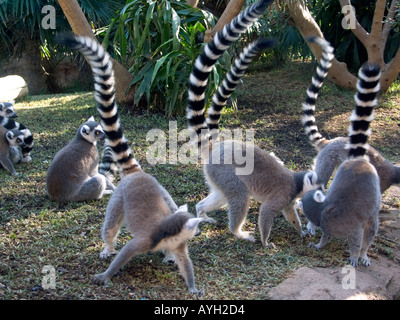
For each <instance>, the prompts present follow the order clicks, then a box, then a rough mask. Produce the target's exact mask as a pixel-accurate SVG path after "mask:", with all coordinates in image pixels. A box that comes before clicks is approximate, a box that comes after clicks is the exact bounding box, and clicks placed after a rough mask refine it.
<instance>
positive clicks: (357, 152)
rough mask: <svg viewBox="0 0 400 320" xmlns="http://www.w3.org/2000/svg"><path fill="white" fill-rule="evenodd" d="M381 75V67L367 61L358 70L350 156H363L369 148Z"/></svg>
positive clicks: (351, 127)
mask: <svg viewBox="0 0 400 320" xmlns="http://www.w3.org/2000/svg"><path fill="white" fill-rule="evenodd" d="M380 76H381V70H380V67H379V66H377V65H372V64H369V63H365V64H364V65H363V66H362V67H361V68H360V70H359V71H358V81H357V93H356V94H355V95H354V101H355V103H356V106H355V109H354V110H353V113H352V115H351V117H350V121H351V125H350V127H349V137H350V141H349V158H362V157H364V156H365V154H366V152H367V150H368V148H369V145H368V138H369V136H370V135H371V129H370V128H369V126H370V123H371V121H372V120H373V119H374V112H373V111H374V107H375V106H376V104H377V95H378V92H379V90H380V83H379V80H380Z"/></svg>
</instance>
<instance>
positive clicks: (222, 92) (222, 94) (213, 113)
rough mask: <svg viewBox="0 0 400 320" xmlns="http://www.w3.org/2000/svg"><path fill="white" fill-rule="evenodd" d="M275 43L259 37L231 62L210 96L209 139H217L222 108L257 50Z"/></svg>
mask: <svg viewBox="0 0 400 320" xmlns="http://www.w3.org/2000/svg"><path fill="white" fill-rule="evenodd" d="M276 43H277V40H275V39H259V40H256V41H254V42H253V43H251V44H250V45H249V46H248V47H246V48H245V49H244V50H243V52H241V53H240V55H239V57H238V58H237V59H236V60H235V61H234V62H233V64H232V67H231V69H230V70H229V72H228V74H227V75H226V77H225V79H224V80H223V81H222V83H221V85H220V86H219V87H218V88H217V91H216V92H215V94H214V95H213V97H212V100H211V106H210V108H209V109H208V111H207V119H206V122H207V127H208V128H209V130H210V139H214V140H215V139H217V138H218V133H219V119H220V117H221V112H222V109H223V108H224V107H225V106H226V103H227V101H228V99H229V97H230V96H231V95H232V93H233V92H234V91H235V89H236V86H237V85H238V84H239V82H240V80H241V78H242V77H243V76H244V74H245V72H246V70H247V68H248V67H249V65H250V63H251V61H252V60H253V58H254V57H255V56H257V54H259V52H261V51H263V50H265V49H267V48H272V47H273V46H275V44H276Z"/></svg>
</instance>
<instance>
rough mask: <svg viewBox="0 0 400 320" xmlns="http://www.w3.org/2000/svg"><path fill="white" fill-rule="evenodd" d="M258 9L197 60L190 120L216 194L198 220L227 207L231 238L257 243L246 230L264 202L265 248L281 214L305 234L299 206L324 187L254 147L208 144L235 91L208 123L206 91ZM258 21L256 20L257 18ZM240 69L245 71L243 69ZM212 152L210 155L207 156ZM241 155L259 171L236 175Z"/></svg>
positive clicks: (220, 35) (199, 211) (201, 208)
mask: <svg viewBox="0 0 400 320" xmlns="http://www.w3.org/2000/svg"><path fill="white" fill-rule="evenodd" d="M267 4H268V3H267V2H264V3H263V5H264V6H265V5H267ZM256 5H257V4H256ZM256 5H255V6H254V7H250V8H249V9H248V10H247V11H245V12H244V13H242V14H241V15H239V16H238V17H237V18H235V19H234V20H232V22H231V23H230V24H229V25H227V26H226V27H225V28H224V30H223V31H222V32H221V33H218V34H217V35H216V36H215V38H214V39H213V40H212V42H210V43H209V44H208V45H207V46H206V47H205V50H204V52H203V53H202V54H201V55H200V56H199V57H198V58H197V60H196V62H195V64H194V68H193V71H192V74H191V76H190V84H189V103H188V107H187V118H188V127H189V130H190V131H191V140H192V141H193V142H194V143H196V144H197V145H198V147H199V149H200V150H199V152H200V154H201V157H202V159H203V160H204V161H205V162H206V164H205V165H204V175H205V178H206V180H207V183H208V185H209V187H210V192H211V194H210V195H209V196H208V197H207V198H206V199H204V200H202V201H200V202H199V203H198V204H197V206H196V211H197V216H198V217H201V216H203V217H207V215H206V213H207V212H209V211H213V210H217V209H219V208H221V207H223V206H225V205H228V207H229V209H228V210H229V229H230V230H231V232H232V233H233V234H234V235H235V236H236V237H238V238H243V239H246V240H250V241H254V240H255V239H254V237H253V236H251V235H250V234H249V233H248V232H244V231H242V230H241V228H242V225H243V223H244V221H245V219H246V215H247V212H248V208H249V204H250V197H251V196H253V197H254V198H255V199H256V200H258V201H260V202H262V205H261V208H260V215H259V219H258V223H259V229H260V232H261V242H262V244H263V245H264V246H267V245H268V243H267V240H268V237H269V234H270V231H271V226H272V223H273V220H274V217H275V215H276V214H277V213H279V212H281V211H282V212H283V214H284V215H285V217H286V219H287V220H288V221H290V222H291V223H293V225H294V226H295V228H296V229H297V230H298V232H299V233H300V234H302V230H301V223H300V219H299V217H298V215H297V211H296V209H295V207H294V200H295V199H296V198H297V197H301V196H302V194H304V193H305V192H307V191H309V190H312V189H316V188H318V187H319V185H318V184H316V183H317V176H316V174H315V173H314V172H310V171H307V172H306V171H305V172H299V173H294V172H291V171H290V170H289V169H287V168H285V167H284V166H282V164H281V163H280V162H279V161H278V160H277V159H276V157H275V156H273V155H270V154H268V153H267V152H265V151H263V150H261V149H259V148H257V147H254V146H252V145H249V144H247V145H245V144H242V143H241V142H235V141H224V142H221V143H216V144H214V141H211V142H210V141H209V138H210V132H209V128H211V129H212V130H213V138H214V139H215V138H216V133H217V132H218V122H219V114H220V109H221V106H222V105H224V100H225V99H227V98H228V97H229V93H228V94H221V93H223V91H224V87H234V84H229V85H226V84H222V88H221V89H218V90H217V93H216V97H214V100H213V101H214V106H213V108H212V110H211V112H210V113H209V116H208V120H206V118H205V115H204V105H205V101H204V97H205V90H206V85H207V79H208V75H209V73H210V72H211V69H212V66H213V64H214V63H215V61H216V60H217V59H218V57H219V56H221V54H222V53H223V51H224V50H226V49H227V48H228V46H229V45H230V44H231V43H232V42H233V41H235V40H236V39H237V38H238V37H239V34H236V35H230V30H232V29H233V30H244V29H245V28H246V27H247V25H246V22H247V21H249V20H248V19H245V18H244V17H245V16H246V12H252V10H254V11H256V12H257V14H258V16H260V15H261V13H262V12H261V11H259V10H258V11H257V9H256V8H257V7H256ZM253 15H255V14H254V13H253ZM273 43H274V42H270V43H269V45H272V44H273ZM256 44H257V43H256ZM252 50H257V47H256V46H254V44H253V45H250V46H249V47H248V48H247V49H245V51H244V55H243V56H242V57H244V56H246V55H247V53H250V52H251V51H252ZM252 57H253V55H250V56H248V57H247V58H246V59H245V61H247V62H246V63H248V59H251V58H252ZM241 63H242V62H241V59H240V57H239V60H237V62H236V63H235V65H234V68H236V64H239V65H240V64H241ZM239 69H241V68H240V67H239ZM226 81H227V82H230V78H229V77H227V79H226ZM219 95H221V96H222V98H220V97H219ZM218 101H221V102H218ZM211 145H212V146H211ZM210 149H211V153H210V154H209V156H208V152H209V150H210ZM238 154H240V156H242V155H245V154H248V155H252V157H251V159H247V158H246V159H247V160H248V161H249V162H252V163H251V165H253V166H254V167H253V169H254V170H252V172H247V173H238V172H237V169H240V168H242V167H243V165H244V164H243V163H240V161H238V159H237V158H236V155H238ZM226 159H229V160H232V162H231V163H226V162H225V160H226ZM240 160H242V159H240ZM207 162H208V163H207ZM246 165H247V164H246Z"/></svg>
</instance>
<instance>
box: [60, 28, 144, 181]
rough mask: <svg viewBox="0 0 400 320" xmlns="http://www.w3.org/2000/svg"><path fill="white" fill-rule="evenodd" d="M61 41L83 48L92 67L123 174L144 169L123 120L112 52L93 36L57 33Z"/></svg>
mask: <svg viewBox="0 0 400 320" xmlns="http://www.w3.org/2000/svg"><path fill="white" fill-rule="evenodd" d="M57 41H58V42H59V43H60V44H63V45H65V46H68V47H70V48H72V49H75V50H78V51H80V52H81V53H82V54H83V55H84V56H85V58H86V59H87V61H88V62H89V64H90V65H91V67H92V72H93V76H94V90H95V100H96V102H97V110H98V112H99V113H100V119H101V125H102V127H103V129H104V132H105V133H106V145H108V146H110V148H111V149H112V151H113V152H114V158H115V160H116V162H117V163H118V166H119V168H120V173H121V175H126V174H129V173H131V172H135V171H138V170H141V169H140V165H139V163H138V162H137V161H136V159H135V158H134V157H133V155H132V151H131V149H130V147H129V145H128V142H127V140H126V138H125V136H124V133H123V129H122V127H121V125H120V122H119V115H118V107H117V103H116V100H115V88H114V83H115V81H114V71H113V66H112V62H111V60H110V56H109V54H108V53H107V52H106V51H105V50H104V48H103V46H102V45H101V44H100V43H99V42H98V41H97V40H96V39H92V38H89V37H82V36H75V35H73V34H71V33H62V34H58V35H57Z"/></svg>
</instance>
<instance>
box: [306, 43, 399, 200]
mask: <svg viewBox="0 0 400 320" xmlns="http://www.w3.org/2000/svg"><path fill="white" fill-rule="evenodd" d="M308 41H309V42H311V43H316V44H318V45H320V46H321V47H322V49H323V54H322V58H321V60H320V62H319V65H318V67H317V71H316V73H315V74H314V76H313V77H312V82H311V84H310V86H309V87H308V89H307V98H306V102H305V103H303V119H302V123H303V127H304V131H305V133H306V134H307V136H308V137H309V139H310V141H311V143H312V144H313V145H314V147H315V148H316V150H317V151H318V155H317V157H316V159H315V171H316V172H317V175H318V178H319V179H320V180H321V182H322V184H323V185H324V187H326V185H327V184H328V182H329V180H330V178H331V176H332V173H333V172H334V171H335V169H337V168H338V167H339V165H340V164H341V163H342V162H343V161H345V160H346V159H347V156H348V150H347V149H346V145H347V144H348V142H349V137H337V138H335V139H331V140H328V139H326V138H324V137H323V136H322V135H321V133H320V132H319V130H318V127H317V125H316V121H315V103H316V99H317V97H318V93H319V90H320V88H321V87H322V84H323V81H324V79H325V78H326V76H327V74H328V71H329V68H330V67H331V65H332V63H331V61H332V59H333V58H334V54H333V51H334V49H333V48H332V47H331V45H330V44H329V42H328V41H326V40H324V39H321V38H318V37H311V38H309V39H308ZM367 155H368V157H369V160H370V162H371V164H372V165H373V166H374V167H375V169H376V170H377V172H378V175H379V179H380V189H381V192H382V193H383V192H384V191H386V190H387V189H388V188H389V187H390V186H391V185H393V184H400V167H399V166H395V165H393V164H392V163H390V162H389V161H388V160H386V159H385V158H384V157H383V156H382V155H381V154H380V153H379V152H378V151H377V150H376V149H375V148H373V147H371V146H370V147H369V148H368V150H367Z"/></svg>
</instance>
